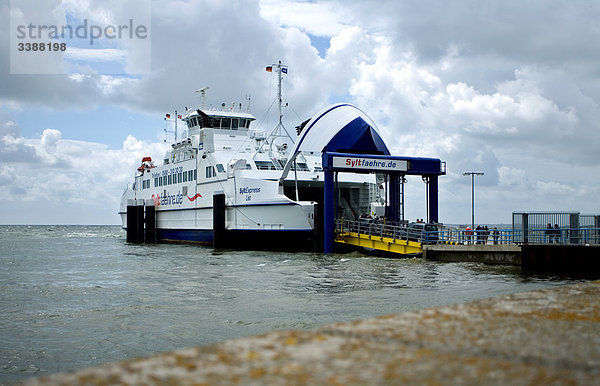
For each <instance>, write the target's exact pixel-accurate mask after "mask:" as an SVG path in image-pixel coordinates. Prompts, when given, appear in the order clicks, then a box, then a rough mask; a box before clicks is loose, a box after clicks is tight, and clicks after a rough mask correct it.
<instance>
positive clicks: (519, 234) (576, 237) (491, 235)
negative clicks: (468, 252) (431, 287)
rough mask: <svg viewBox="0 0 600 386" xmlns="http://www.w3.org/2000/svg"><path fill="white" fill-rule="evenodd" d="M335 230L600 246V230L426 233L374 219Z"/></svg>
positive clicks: (434, 239) (343, 222) (421, 238)
mask: <svg viewBox="0 0 600 386" xmlns="http://www.w3.org/2000/svg"><path fill="white" fill-rule="evenodd" d="M423 228H424V227H423ZM440 228H441V229H440ZM335 229H336V232H337V233H338V234H342V233H357V234H361V235H365V236H367V237H369V238H372V237H380V238H383V237H387V238H390V239H392V240H405V241H416V242H419V243H423V244H436V243H444V244H448V243H452V244H465V245H468V244H481V245H500V244H575V245H586V244H600V228H593V227H579V228H562V229H552V230H550V229H545V228H539V229H538V228H532V229H526V230H525V232H523V230H521V229H515V230H513V229H496V228H494V229H487V230H477V229H476V230H467V229H459V228H451V227H443V226H440V227H439V228H438V229H439V230H438V231H426V230H424V229H417V228H416V227H415V226H414V225H412V224H390V223H385V222H384V221H380V220H373V219H359V220H348V219H337V220H336V223H335Z"/></svg>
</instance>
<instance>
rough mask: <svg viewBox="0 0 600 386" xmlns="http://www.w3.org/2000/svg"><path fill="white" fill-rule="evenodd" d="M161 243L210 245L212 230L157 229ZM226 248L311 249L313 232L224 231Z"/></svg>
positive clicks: (312, 246)
mask: <svg viewBox="0 0 600 386" xmlns="http://www.w3.org/2000/svg"><path fill="white" fill-rule="evenodd" d="M156 232H157V237H158V240H159V241H161V242H167V243H169V242H171V243H198V244H212V242H213V231H212V229H206V230H197V229H157V231H156ZM225 234H226V238H227V243H228V245H226V248H233V249H235V248H243V249H248V248H249V249H262V250H264V249H267V250H268V249H282V248H283V249H295V250H305V249H309V250H310V249H313V248H314V244H313V237H314V235H313V232H311V231H292V230H226V231H225Z"/></svg>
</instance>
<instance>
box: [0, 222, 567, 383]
mask: <svg viewBox="0 0 600 386" xmlns="http://www.w3.org/2000/svg"><path fill="white" fill-rule="evenodd" d="M570 282H572V281H571V280H569V279H564V278H556V277H548V276H537V277H532V276H524V275H522V274H521V272H520V268H518V267H508V266H488V265H483V264H473V263H437V262H430V261H423V260H422V259H417V258H407V259H390V258H379V257H369V256H366V255H364V254H360V253H351V254H343V255H342V254H331V255H323V254H320V253H290V252H262V251H245V250H220V251H215V250H213V249H212V248H210V247H203V246H197V245H173V244H156V245H142V244H129V243H127V242H126V241H125V233H124V231H123V230H122V229H120V227H118V226H0V383H6V382H13V381H19V380H22V379H25V378H27V377H31V376H40V375H45V374H50V373H55V372H59V371H69V370H76V369H80V368H83V367H87V366H90V365H97V364H102V363H107V362H113V361H118V360H122V359H128V358H135V357H140V356H149V355H152V354H155V353H158V352H162V351H167V350H172V349H177V348H182V347H189V346H197V345H205V344H210V343H215V342H221V341H223V340H225V339H231V338H236V337H242V336H248V335H252V334H258V333H263V332H267V331H270V330H274V329H310V328H314V327H317V326H319V325H323V324H328V323H333V322H339V321H349V320H353V319H360V318H369V317H375V316H378V315H385V314H391V313H399V312H404V311H410V310H416V309H422V308H427V307H433V306H439V305H447V304H454V303H458V302H465V301H469V300H473V299H480V298H486V297H491V296H497V295H502V294H508V293H514V292H519V291H527V290H533V289H538V288H543V287H548V286H554V285H562V284H565V283H570Z"/></svg>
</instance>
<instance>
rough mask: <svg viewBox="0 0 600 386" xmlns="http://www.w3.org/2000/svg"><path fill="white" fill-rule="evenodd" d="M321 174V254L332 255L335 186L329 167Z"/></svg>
mask: <svg viewBox="0 0 600 386" xmlns="http://www.w3.org/2000/svg"><path fill="white" fill-rule="evenodd" d="M323 158H325V157H323ZM323 174H324V175H325V181H324V187H323V228H324V229H323V252H324V253H332V252H333V236H334V232H333V228H334V226H335V218H334V216H335V203H334V193H335V185H334V182H333V170H332V169H331V168H329V167H327V168H324V170H323Z"/></svg>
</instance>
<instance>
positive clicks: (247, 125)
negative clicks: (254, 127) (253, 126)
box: [246, 119, 251, 128]
mask: <svg viewBox="0 0 600 386" xmlns="http://www.w3.org/2000/svg"><path fill="white" fill-rule="evenodd" d="M250 122H251V121H250V120H249V119H248V120H246V128H249V127H250Z"/></svg>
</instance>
